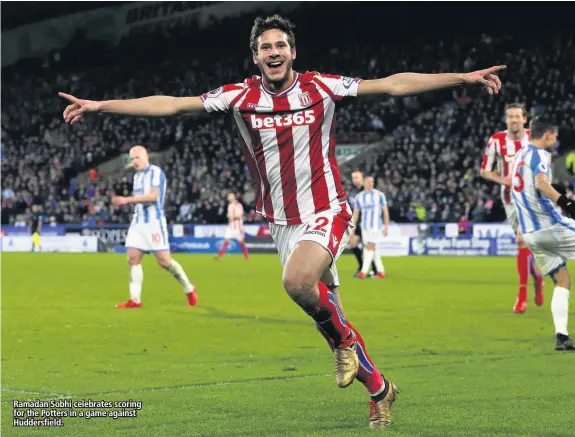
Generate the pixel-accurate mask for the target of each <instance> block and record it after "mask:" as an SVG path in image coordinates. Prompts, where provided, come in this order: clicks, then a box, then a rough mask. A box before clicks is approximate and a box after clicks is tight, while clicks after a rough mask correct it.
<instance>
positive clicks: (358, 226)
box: [353, 223, 361, 238]
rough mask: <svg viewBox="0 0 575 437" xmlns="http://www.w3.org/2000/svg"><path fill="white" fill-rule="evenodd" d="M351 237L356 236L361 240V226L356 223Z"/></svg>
mask: <svg viewBox="0 0 575 437" xmlns="http://www.w3.org/2000/svg"><path fill="white" fill-rule="evenodd" d="M353 235H357V236H358V237H359V238H361V226H360V224H359V223H356V225H355V228H353Z"/></svg>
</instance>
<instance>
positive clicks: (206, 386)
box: [2, 254, 575, 437]
mask: <svg viewBox="0 0 575 437" xmlns="http://www.w3.org/2000/svg"><path fill="white" fill-rule="evenodd" d="M176 258H177V259H178V260H179V261H180V263H181V264H182V265H183V267H184V269H185V270H186V271H187V272H188V274H189V276H190V278H191V279H192V281H193V282H194V283H196V285H197V286H198V290H199V306H198V307H197V308H188V307H187V306H186V301H185V298H184V296H183V293H182V291H181V289H180V286H179V284H177V283H176V282H175V281H174V280H173V279H172V278H171V277H170V275H169V274H167V273H166V272H164V271H163V270H161V269H160V268H158V267H157V266H155V265H154V260H153V259H152V258H150V257H148V258H146V260H145V262H144V291H143V303H144V307H143V308H142V309H139V310H122V311H121V310H117V309H115V308H114V305H115V304H116V303H119V302H121V301H124V300H126V299H127V297H128V292H127V280H128V274H127V268H126V262H125V259H124V257H122V256H115V255H108V254H4V255H3V256H2V435H6V436H43V435H46V436H51V435H56V436H74V437H76V436H99V437H105V436H154V437H156V436H170V437H171V436H206V437H207V436H226V437H229V436H258V437H259V436H266V437H268V436H302V437H311V436H329V437H338V436H350V435H354V436H362V435H373V433H374V432H375V433H377V431H373V430H368V429H367V423H368V414H369V405H368V397H367V395H366V392H365V390H364V388H363V386H361V384H359V383H357V382H356V383H354V384H353V385H352V386H351V387H349V388H347V389H345V390H341V389H338V388H337V387H336V386H335V380H334V377H333V363H332V355H331V354H330V353H329V350H328V348H327V345H326V344H325V342H324V340H323V338H322V337H321V336H320V335H319V334H317V333H316V331H315V329H314V327H313V323H312V322H311V321H310V319H309V318H308V317H307V316H306V315H305V314H304V313H303V312H302V311H301V310H299V309H298V308H297V307H296V306H295V305H294V304H293V303H292V302H291V301H290V300H289V299H288V298H287V296H286V295H285V294H284V292H283V290H282V287H281V281H280V279H281V266H280V263H279V260H278V259H277V257H276V256H273V255H255V256H253V257H252V258H251V259H250V260H249V261H247V262H246V261H245V260H243V258H241V257H239V256H228V257H226V258H224V259H223V260H222V261H220V262H216V261H214V260H213V259H212V258H211V257H208V256H199V255H179V256H177V257H176ZM384 262H385V265H386V269H387V271H388V274H389V277H388V278H387V279H385V280H382V281H375V280H366V281H358V280H352V279H351V274H352V272H353V271H354V268H355V261H354V260H353V258H352V257H350V256H344V257H342V259H341V260H340V261H339V262H338V267H339V270H340V276H341V280H342V297H343V301H344V304H345V307H346V316H347V317H348V318H349V319H350V320H351V321H352V322H353V323H354V325H355V326H356V327H357V328H358V329H359V330H360V331H361V332H362V334H363V336H364V339H365V341H366V343H367V348H368V351H369V353H370V354H371V356H372V358H373V359H374V360H375V362H376V364H377V365H378V367H379V368H380V369H381V370H382V371H383V372H384V373H385V375H386V376H387V377H388V378H390V379H391V380H393V381H394V382H395V383H396V384H397V385H398V386H399V389H400V392H401V393H400V395H399V398H398V402H397V403H396V405H395V406H394V409H393V411H392V412H393V416H392V417H393V425H392V428H390V429H389V430H386V431H384V432H386V433H387V434H389V435H393V436H405V437H407V436H410V437H411V436H414V437H415V436H426V437H427V436H429V437H445V436H450V437H451V436H462V437H474V436H491V437H495V436H509V437H511V436H513V437H517V436H537V437H539V436H541V437H543V436H545V437H568V436H573V435H575V421H574V417H573V415H574V414H575V378H574V377H573V370H574V369H575V354H574V353H568V352H564V353H557V352H554V351H553V346H554V335H553V322H552V319H551V313H550V308H549V307H550V298H551V294H552V289H553V286H552V283H551V282H550V280H547V283H546V294H547V300H546V302H545V305H544V306H543V307H542V308H538V307H536V306H535V305H534V304H533V302H532V296H530V302H529V305H528V310H527V313H526V314H524V315H515V314H513V313H512V312H511V307H512V305H513V302H514V299H515V291H516V273H515V260H514V259H512V258H466V257H461V258H440V257H438V258H427V257H417V258H389V259H384ZM570 266H571V268H572V267H573V264H571V265H570ZM530 294H532V293H531V290H530ZM573 323H574V322H572V324H573ZM60 398H71V399H72V400H73V401H79V400H83V399H91V400H106V401H123V400H136V401H142V402H143V408H142V409H141V410H140V411H138V412H137V417H136V418H118V419H112V418H109V417H106V418H91V419H85V418H79V417H77V418H63V423H64V426H63V427H58V428H18V427H13V426H12V420H13V401H14V400H31V399H41V400H53V399H60ZM80 410H81V409H76V411H80ZM115 410H117V408H116V409H115ZM83 411H86V409H84V410H83ZM107 411H110V410H107Z"/></svg>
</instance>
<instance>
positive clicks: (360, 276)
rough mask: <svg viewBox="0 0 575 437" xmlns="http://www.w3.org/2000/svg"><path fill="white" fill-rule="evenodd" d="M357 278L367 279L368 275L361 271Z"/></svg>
mask: <svg viewBox="0 0 575 437" xmlns="http://www.w3.org/2000/svg"><path fill="white" fill-rule="evenodd" d="M356 278H357V279H365V278H367V275H366V274H365V273H363V272H359V273H358V274H357V276H356Z"/></svg>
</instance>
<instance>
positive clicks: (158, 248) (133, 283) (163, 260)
mask: <svg viewBox="0 0 575 437" xmlns="http://www.w3.org/2000/svg"><path fill="white" fill-rule="evenodd" d="M130 160H131V162H132V166H133V167H134V168H135V169H136V174H135V175H134V188H133V194H134V195H133V196H130V197H121V196H116V197H114V198H113V199H112V202H113V203H114V204H115V205H128V204H135V205H136V206H135V208H134V217H133V219H132V223H131V224H130V229H129V230H128V235H127V237H126V248H127V252H128V265H129V266H130V299H129V300H128V301H127V302H126V303H121V304H119V305H116V308H122V309H123V308H140V307H141V306H142V302H141V296H142V282H143V281H144V271H143V269H142V264H141V262H142V257H143V256H144V253H146V252H152V253H153V254H154V255H155V257H156V261H158V264H159V265H160V267H162V268H163V269H165V270H167V271H168V272H170V273H171V274H172V276H173V277H174V278H176V279H177V281H178V282H179V283H180V284H181V285H182V286H183V287H184V293H185V294H186V296H187V298H188V305H189V306H194V305H196V303H197V299H198V298H197V293H196V287H194V286H193V285H192V284H191V283H190V281H189V279H188V277H187V276H186V273H185V272H184V270H183V269H182V266H181V265H180V264H179V263H178V262H177V261H175V260H174V259H172V257H171V256H170V244H169V242H168V226H167V224H166V218H165V217H164V200H165V198H166V185H167V181H166V176H165V174H164V172H163V171H162V169H161V168H159V167H157V166H155V165H150V162H149V156H148V151H147V150H146V148H145V147H143V146H134V147H132V149H130Z"/></svg>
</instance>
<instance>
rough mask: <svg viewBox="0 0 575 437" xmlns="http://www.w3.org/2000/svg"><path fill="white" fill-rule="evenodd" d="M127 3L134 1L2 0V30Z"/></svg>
mask: <svg viewBox="0 0 575 437" xmlns="http://www.w3.org/2000/svg"><path fill="white" fill-rule="evenodd" d="M125 3H133V2H115V1H112V2H105V1H98V2H70V1H63V2H54V1H47V2H34V1H32V2H19V1H14V2H2V14H1V15H2V30H8V29H14V28H16V27H19V26H23V25H25V24H31V23H37V22H39V21H43V20H47V19H49V18H55V17H58V16H61V15H67V14H73V13H76V12H83V11H89V10H92V9H98V8H102V7H106V6H116V5H121V4H125Z"/></svg>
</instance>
